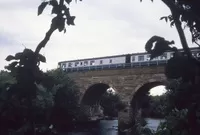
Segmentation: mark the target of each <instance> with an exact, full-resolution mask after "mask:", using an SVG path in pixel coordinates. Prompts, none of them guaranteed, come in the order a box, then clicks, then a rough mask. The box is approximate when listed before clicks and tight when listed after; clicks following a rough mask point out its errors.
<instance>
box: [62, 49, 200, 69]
mask: <svg viewBox="0 0 200 135" xmlns="http://www.w3.org/2000/svg"><path fill="white" fill-rule="evenodd" d="M179 51H180V52H182V53H183V55H184V52H183V50H181V49H180V50H179ZM191 52H192V55H193V56H194V57H196V58H198V59H199V58H200V49H199V48H191ZM173 54H174V53H173V52H165V53H164V54H163V55H161V56H159V57H156V58H154V59H152V60H150V54H148V53H133V54H125V55H115V56H106V57H97V58H88V59H79V60H70V61H62V62H59V63H58V66H59V68H62V69H63V70H66V71H83V70H98V69H112V68H127V67H128V68H130V67H137V66H151V65H158V64H159V65H161V64H166V63H167V60H169V59H170V58H171V57H173Z"/></svg>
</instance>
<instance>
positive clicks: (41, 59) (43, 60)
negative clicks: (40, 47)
mask: <svg viewBox="0 0 200 135" xmlns="http://www.w3.org/2000/svg"><path fill="white" fill-rule="evenodd" d="M38 58H39V61H41V62H44V63H45V62H46V58H45V57H44V56H43V55H41V54H39V55H38Z"/></svg>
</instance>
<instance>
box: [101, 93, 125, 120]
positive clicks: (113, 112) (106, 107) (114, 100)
mask: <svg viewBox="0 0 200 135" xmlns="http://www.w3.org/2000/svg"><path fill="white" fill-rule="evenodd" d="M100 105H101V107H102V108H103V112H104V115H105V116H109V117H117V116H118V111H119V110H122V109H123V108H125V106H126V105H125V103H123V102H122V101H121V99H120V97H119V95H118V94H114V93H112V92H106V93H105V94H104V95H103V96H102V98H101V102H100Z"/></svg>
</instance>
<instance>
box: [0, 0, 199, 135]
mask: <svg viewBox="0 0 200 135" xmlns="http://www.w3.org/2000/svg"><path fill="white" fill-rule="evenodd" d="M71 2H72V0H58V1H57V0H49V1H44V2H42V3H41V5H40V6H39V7H38V15H40V14H42V12H43V10H44V9H45V7H46V6H47V5H50V6H52V12H51V13H52V14H55V17H54V18H53V19H52V23H51V26H50V29H49V30H48V31H47V33H46V35H45V37H44V39H43V40H42V41H41V42H40V43H39V44H38V46H37V47H36V49H35V51H32V50H30V49H24V51H23V52H20V53H16V54H15V55H14V56H12V55H9V56H8V57H7V58H6V60H7V61H12V62H11V63H10V64H9V65H8V66H6V69H7V70H8V71H9V72H6V71H1V73H0V76H1V77H0V134H3V135H8V134H9V133H10V132H12V133H13V134H25V135H26V134H27V135H34V134H36V133H38V132H40V134H41V133H48V132H51V133H55V130H53V129H56V130H57V131H63V129H64V128H63V127H64V126H65V127H66V126H67V127H69V128H70V123H71V122H72V121H73V120H74V119H76V116H78V115H75V114H78V112H79V111H78V110H79V109H78V108H79V107H78V101H77V99H78V95H79V92H78V88H77V87H76V85H75V84H74V83H73V82H72V81H71V80H70V79H69V78H68V77H67V76H65V75H64V74H63V73H62V71H49V72H47V73H46V74H45V73H43V72H42V71H41V70H40V69H39V64H40V62H46V58H45V57H44V56H43V55H41V54H40V50H41V49H42V48H43V47H45V46H46V44H47V42H48V41H49V39H50V37H51V35H52V33H53V32H54V31H55V30H58V31H59V32H61V31H63V32H66V28H65V23H66V24H67V25H74V19H75V17H74V16H71V15H70V12H69V7H68V5H69V4H70V3H71ZM162 2H164V3H165V5H166V6H167V7H169V9H170V11H171V15H169V16H166V17H162V18H161V19H165V20H166V21H168V20H169V22H170V25H171V26H175V27H176V29H177V32H178V34H179V37H180V41H181V44H182V47H183V49H184V52H185V54H186V55H185V56H184V55H181V54H180V53H179V52H178V51H177V49H176V47H171V45H172V44H174V42H173V41H167V40H166V39H164V38H163V37H159V36H153V37H152V38H151V39H150V40H149V41H148V42H147V44H146V46H145V49H146V51H147V52H148V53H150V54H151V59H152V58H154V57H157V56H160V55H162V54H163V53H164V52H165V51H168V50H171V51H174V53H175V55H174V57H173V58H171V59H170V60H169V61H168V63H167V65H166V70H165V74H166V76H167V78H168V79H170V80H172V81H171V83H170V84H169V86H168V89H169V90H168V93H167V95H166V103H167V106H166V112H167V116H166V120H165V122H163V123H162V124H161V125H160V127H159V129H158V131H157V132H156V135H172V134H173V135H194V134H196V133H198V132H199V127H200V92H199V87H200V62H199V60H197V59H195V58H194V57H193V56H192V54H191V51H190V50H189V46H188V44H187V41H186V38H185V35H184V31H183V28H182V25H185V26H186V27H188V28H189V29H190V32H191V35H192V41H193V42H194V43H196V44H198V41H199V40H200V19H199V18H200V12H199V8H200V7H199V6H200V2H199V0H191V1H188V0H162ZM153 43H155V46H154V47H153ZM198 45H199V44H198ZM63 82H65V83H63ZM107 99H108V98H107ZM116 100H118V99H117V98H116V97H114V98H113V101H116ZM110 102H111V101H109V103H110ZM102 106H104V108H109V107H108V106H107V105H106V104H103V102H102ZM111 106H116V105H114V103H113V102H111ZM105 112H106V113H107V114H109V115H115V114H111V111H109V110H107V109H106V111H105ZM135 123H137V121H135ZM138 123H140V122H138ZM52 125H53V126H52ZM136 127H140V126H136ZM133 129H134V128H133ZM138 129H139V128H136V130H137V131H141V132H138V133H140V134H142V133H143V131H146V130H138ZM140 129H141V128H140ZM136 130H135V131H136Z"/></svg>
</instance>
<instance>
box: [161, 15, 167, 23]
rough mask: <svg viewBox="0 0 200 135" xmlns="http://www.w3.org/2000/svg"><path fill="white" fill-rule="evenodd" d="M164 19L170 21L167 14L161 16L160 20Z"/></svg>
mask: <svg viewBox="0 0 200 135" xmlns="http://www.w3.org/2000/svg"><path fill="white" fill-rule="evenodd" d="M163 19H165V21H166V22H167V21H168V18H167V16H163V17H161V18H160V20H163Z"/></svg>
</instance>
